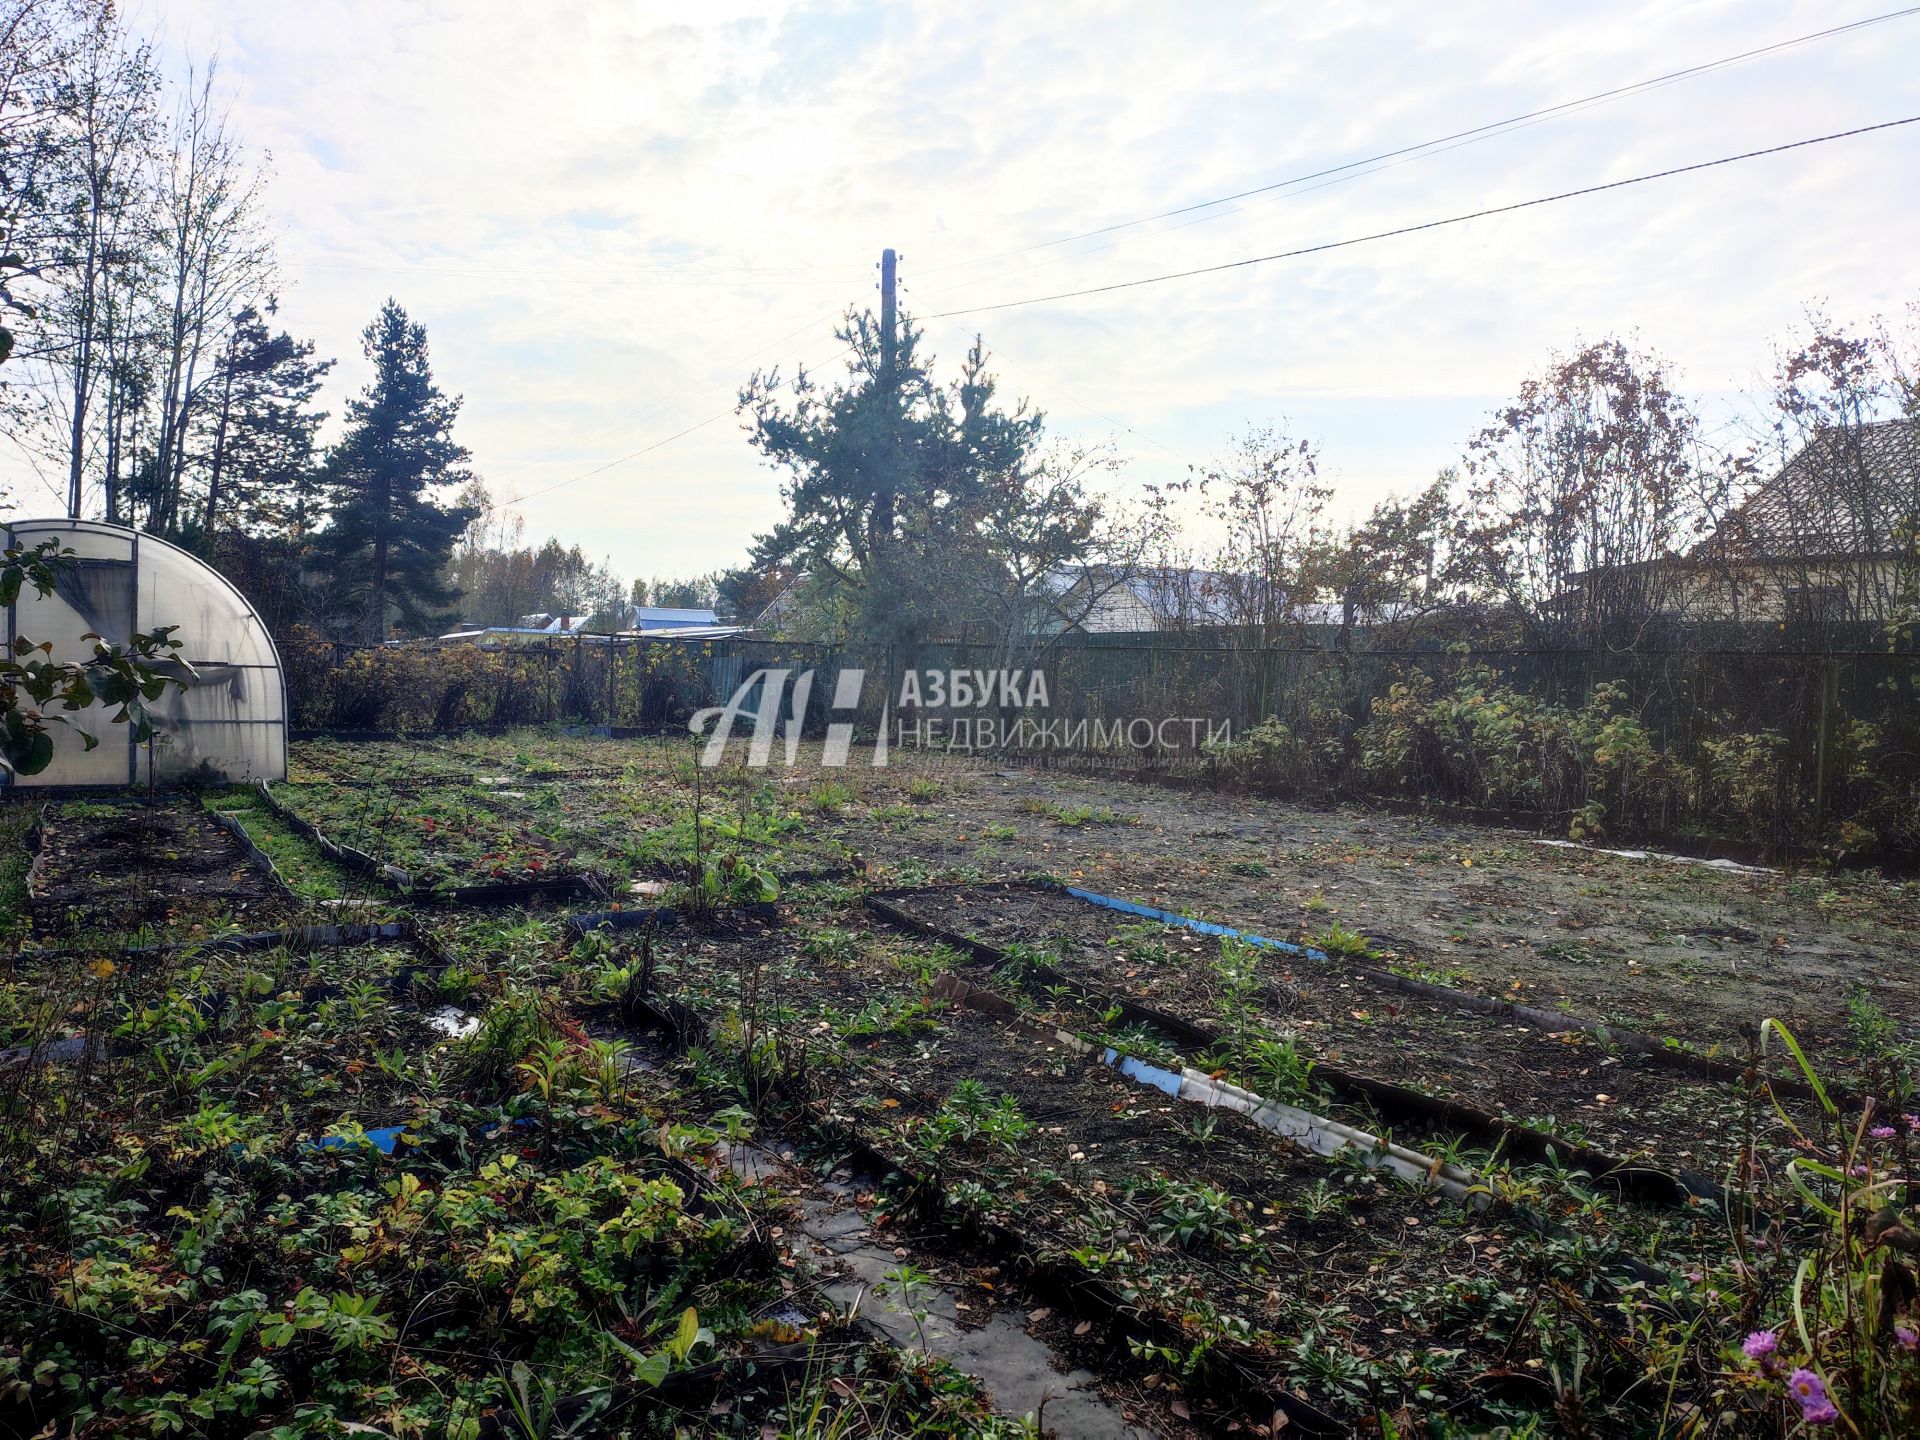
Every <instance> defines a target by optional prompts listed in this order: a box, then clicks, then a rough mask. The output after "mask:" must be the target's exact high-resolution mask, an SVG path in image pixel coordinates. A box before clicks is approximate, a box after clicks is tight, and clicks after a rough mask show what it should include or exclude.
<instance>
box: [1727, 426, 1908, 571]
mask: <svg viewBox="0 0 1920 1440" xmlns="http://www.w3.org/2000/svg"><path fill="white" fill-rule="evenodd" d="M1915 515H1920V420H1886V421H1878V422H1875V423H1873V424H1869V425H1849V426H1845V427H1838V426H1836V427H1833V428H1831V429H1825V430H1821V431H1819V432H1817V433H1816V434H1815V435H1814V437H1813V439H1812V440H1810V441H1809V442H1808V443H1807V445H1806V448H1805V449H1803V450H1801V452H1800V453H1799V454H1798V455H1795V456H1794V457H1793V458H1792V459H1791V460H1789V461H1788V462H1787V463H1786V464H1785V465H1783V466H1782V467H1781V468H1780V472H1779V473H1778V474H1777V475H1775V476H1774V477H1773V478H1772V479H1771V480H1769V481H1767V482H1766V483H1765V484H1764V485H1762V486H1761V487H1760V488H1759V489H1758V490H1756V491H1754V492H1753V494H1752V495H1750V496H1748V497H1747V499H1746V500H1745V502H1743V503H1742V504H1741V506H1740V507H1739V508H1738V509H1737V510H1735V511H1734V512H1733V513H1732V514H1731V515H1729V516H1728V517H1727V518H1726V519H1725V520H1724V521H1722V522H1721V524H1720V526H1719V528H1718V529H1716V530H1715V531H1714V533H1713V534H1712V535H1710V536H1708V537H1707V539H1705V540H1703V541H1702V542H1701V543H1700V544H1699V545H1696V546H1695V547H1694V549H1693V551H1692V555H1693V557H1694V558H1699V559H1725V558H1730V557H1731V558H1752V559H1758V560H1789V559H1801V560H1804V559H1814V558H1824V557H1833V556H1867V555H1874V554H1880V555H1885V554H1890V553H1892V552H1893V551H1894V550H1895V549H1896V548H1897V546H1896V542H1895V540H1894V532H1895V531H1896V530H1898V529H1899V528H1900V527H1901V526H1902V525H1903V524H1905V523H1910V522H1911V517H1913V516H1915Z"/></svg>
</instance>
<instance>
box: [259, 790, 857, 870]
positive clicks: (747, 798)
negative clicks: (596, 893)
mask: <svg viewBox="0 0 1920 1440" xmlns="http://www.w3.org/2000/svg"><path fill="white" fill-rule="evenodd" d="M485 779H486V777H482V781H471V780H462V781H458V782H454V781H447V782H445V783H439V782H434V783H419V784H409V785H391V786H390V785H386V784H374V785H367V786H327V785H276V786H274V787H272V788H271V791H270V794H271V796H272V799H273V802H274V803H275V804H276V805H278V806H281V807H284V808H285V810H286V811H287V812H288V813H289V814H291V815H293V816H295V817H297V818H298V819H299V820H301V821H303V822H305V823H306V824H308V825H312V826H314V827H315V828H317V829H318V830H319V831H320V832H321V833H323V834H325V835H326V836H327V837H328V838H329V839H332V840H334V841H336V842H337V843H339V844H342V845H347V846H351V847H353V848H354V849H356V850H359V851H362V852H365V853H366V854H367V855H369V856H371V857H373V858H374V859H376V860H378V861H379V862H381V863H383V864H385V865H389V866H392V867H394V868H395V869H396V870H398V871H400V872H402V873H403V874H404V875H406V876H407V877H408V878H409V879H410V880H411V881H412V882H413V885H414V888H421V889H435V890H442V891H444V890H450V889H457V888H461V887H467V886H476V885H488V884H491V885H537V884H548V885H553V884H557V883H559V882H564V881H566V880H569V879H576V880H591V881H592V882H593V883H594V884H596V885H598V886H599V887H601V888H603V889H604V890H605V892H606V893H607V894H608V895H610V896H612V897H614V898H619V897H620V896H622V895H624V894H626V893H627V892H628V890H629V889H630V888H631V887H632V885H633V884H635V883H636V882H653V881H678V880H684V879H685V878H686V876H687V874H688V872H689V868H690V866H691V863H692V861H693V859H694V857H695V855H696V853H698V855H699V856H700V857H701V859H702V861H703V862H706V863H708V864H710V865H714V866H720V865H725V866H726V867H727V868H728V869H729V870H739V871H741V872H742V875H743V877H745V878H743V879H742V881H741V885H742V886H745V885H746V884H747V881H748V880H749V879H750V880H751V881H753V882H756V883H757V884H758V888H759V889H761V890H762V891H764V892H765V894H766V895H767V896H768V897H770V896H771V895H772V894H773V893H774V892H775V891H776V890H777V889H778V886H779V883H780V881H781V880H782V879H783V878H789V879H790V878H805V877H808V876H812V875H818V874H822V873H844V872H845V871H846V870H847V868H848V863H849V856H848V853H847V851H846V849H845V847H844V846H842V845H840V844H839V843H838V842H837V841H836V840H835V839H834V838H833V835H832V830H831V823H830V819H827V820H823V819H822V818H821V816H820V815H819V814H818V813H817V812H816V813H813V814H806V813H801V812H797V811H794V810H792V809H789V808H786V807H785V806H784V805H783V804H782V803H781V797H780V795H779V794H778V792H777V790H776V789H775V788H774V787H772V786H770V785H767V784H765V783H764V782H762V781H760V780H758V779H757V778H754V779H749V780H739V779H738V778H737V777H734V783H732V784H727V783H724V782H723V781H722V780H716V779H714V778H712V777H703V779H705V780H707V782H708V783H709V784H711V785H714V786H715V788H714V789H713V790H712V791H711V792H710V793H708V794H706V795H705V796H704V798H703V800H702V801H701V803H700V804H699V807H698V812H697V814H696V808H695V797H694V796H693V795H692V793H691V788H690V787H689V789H688V791H687V792H685V793H680V792H676V791H674V790H673V789H672V787H671V777H656V778H653V779H649V780H643V781H626V780H607V781H604V782H594V781H585V780H567V781H564V782H558V783H552V784H533V783H528V784H526V785H524V786H521V785H519V784H518V783H517V782H508V783H502V784H492V783H483V782H484V781H485Z"/></svg>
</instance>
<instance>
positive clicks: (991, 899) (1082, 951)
mask: <svg viewBox="0 0 1920 1440" xmlns="http://www.w3.org/2000/svg"><path fill="white" fill-rule="evenodd" d="M892 903H893V904H895V905H896V906H898V907H899V908H900V909H901V910H903V911H905V912H906V913H908V914H909V915H911V916H912V917H913V918H915V919H917V920H921V921H924V922H926V923H929V924H932V925H935V926H937V927H939V928H940V929H942V930H945V931H948V932H949V933H954V934H959V935H964V936H967V937H969V938H972V939H977V940H983V941H985V942H987V943H988V944H990V945H993V946H996V947H999V948H1005V947H1007V946H1009V945H1022V946H1028V947H1032V948H1033V949H1035V950H1038V951H1040V952H1042V953H1043V954H1044V957H1045V958H1046V959H1047V960H1048V961H1049V962H1050V963H1052V964H1053V965H1055V966H1056V968H1058V969H1060V970H1061V971H1062V972H1063V973H1065V974H1067V975H1068V976H1070V977H1071V978H1073V979H1074V980H1076V981H1078V982H1080V983H1082V984H1085V985H1086V986H1088V988H1089V989H1092V990H1095V991H1097V992H1101V993H1104V994H1107V995H1118V996H1124V997H1125V998H1127V999H1130V1000H1134V1001H1138V1002H1141V1003H1144V1004H1146V1005H1149V1006H1152V1007H1154V1008H1156V1009H1159V1010H1162V1011H1164V1012H1166V1013H1168V1014H1171V1015H1173V1016H1175V1017H1177V1018H1179V1019H1183V1020H1187V1021H1190V1022H1192V1023H1194V1024H1196V1025H1199V1026H1202V1027H1204V1028H1206V1029H1208V1030H1210V1031H1213V1032H1215V1033H1224V1032H1226V1031H1229V1030H1230V1029H1231V1028H1232V1024H1233V1022H1232V1020H1231V1019H1230V1018H1229V1015H1230V1007H1229V1006H1228V1004H1227V1003H1226V1001H1227V997H1226V995H1225V994H1224V987H1223V984H1222V977H1221V973H1220V971H1219V969H1218V967H1217V964H1216V957H1217V955H1218V953H1219V945H1220V942H1219V941H1218V940H1217V939H1216V938H1214V937H1212V936H1206V935H1200V934H1196V933H1194V932H1193V931H1190V930H1185V929H1182V928H1179V927H1174V926H1167V925H1161V924H1156V923H1154V922H1151V921H1142V920H1139V919H1136V918H1132V917H1128V916H1125V915H1121V914H1117V913H1115V912H1114V911H1111V910H1106V909H1102V908H1100V907H1097V906H1094V905H1091V904H1089V903H1087V902H1086V901H1083V900H1077V899H1075V898H1073V897H1071V896H1068V895H1063V894H1060V893H1059V892H1056V891H1049V890H1043V889H1038V888H1031V887H1024V886H1016V887H964V886H963V887H956V888H938V889H929V890H923V891H919V892H915V893H913V894H909V895H905V896H895V897H893V899H892ZM1252 955H1253V958H1254V959H1255V961H1256V963H1257V966H1258V969H1257V975H1256V983H1255V987H1254V991H1253V994H1252V996H1251V1007H1252V1013H1251V1014H1250V1016H1249V1019H1250V1021H1251V1022H1252V1023H1253V1024H1255V1025H1256V1026H1257V1028H1258V1029H1259V1031H1260V1032H1261V1033H1266V1034H1271V1035H1276V1036H1279V1035H1291V1036H1292V1037H1294V1039H1295V1041H1296V1043H1297V1044H1298V1045H1299V1046H1300V1047H1301V1049H1302V1050H1303V1051H1304V1053H1305V1054H1307V1055H1308V1056H1309V1057H1311V1058H1313V1059H1314V1060H1315V1061H1316V1062H1319V1063H1322V1064H1325V1065H1330V1066H1336V1067H1338V1068H1339V1069H1340V1070H1344V1071H1347V1072H1350V1073H1355V1074H1359V1075H1364V1076H1367V1077H1370V1078H1373V1079H1376V1080H1385V1081H1389V1082H1392V1083H1394V1084H1398V1085H1402V1086H1405V1087H1407V1088H1409V1089H1413V1090H1417V1091H1420V1092H1422V1093H1424V1094H1429V1095H1437V1096H1441V1097H1444V1098H1446V1099H1449V1100H1454V1101H1457V1102H1459V1103H1461V1104H1464V1105H1468V1106H1471V1107H1473V1108H1474V1109H1476V1110H1480V1111H1484V1112H1486V1113H1489V1114H1492V1115H1494V1116H1496V1117H1498V1118H1501V1119H1504V1120H1507V1121H1510V1122H1512V1123H1515V1124H1519V1125H1524V1126H1526V1127H1528V1128H1530V1129H1533V1130H1538V1131H1543V1132H1545V1133H1548V1134H1553V1135H1559V1136H1562V1137H1564V1138H1567V1139H1570V1140H1574V1141H1577V1142H1579V1143H1582V1144H1585V1145H1590V1146H1593V1147H1595V1148H1597V1149H1599V1150H1603V1151H1606V1152H1607V1153H1609V1154H1611V1155H1614V1156H1616V1157H1618V1158H1621V1159H1635V1158H1640V1157H1649V1158H1652V1159H1654V1160H1656V1161H1659V1162H1661V1163H1664V1164H1666V1165H1669V1166H1671V1167H1674V1168H1677V1169H1681V1170H1688V1171H1693V1172H1697V1173H1704V1174H1706V1175H1708V1176H1719V1175H1723V1174H1725V1173H1726V1172H1727V1170H1728V1169H1729V1167H1730V1166H1731V1165H1732V1163H1733V1161H1734V1160H1735V1158H1736V1157H1737V1156H1738V1154H1739V1152H1740V1148H1741V1146H1742V1144H1743V1141H1744V1135H1745V1112H1746V1106H1745V1104H1744V1103H1743V1100H1742V1097H1741V1095H1740V1093H1739V1092H1738V1090H1737V1088H1735V1087H1732V1086H1725V1085H1715V1084H1710V1083H1705V1082H1701V1081H1696V1080H1693V1079H1690V1078H1689V1077H1686V1076H1684V1075H1680V1074H1677V1073H1676V1072H1675V1071H1674V1070H1673V1069H1672V1068H1670V1067H1667V1066H1662V1065H1659V1064H1658V1063H1656V1062H1655V1061H1653V1060H1650V1059H1648V1058H1647V1057H1645V1056H1643V1055H1639V1054H1636V1053H1634V1052H1632V1051H1620V1052H1618V1053H1615V1052H1613V1051H1611V1050H1610V1049H1609V1047H1607V1046H1606V1045H1604V1044H1602V1043H1601V1042H1600V1041H1599V1040H1597V1039H1595V1038H1593V1037H1592V1036H1589V1035H1585V1034H1579V1033H1572V1034H1560V1035H1550V1034H1546V1033H1544V1032H1542V1031H1540V1030H1537V1029H1535V1028H1533V1027H1531V1026H1526V1025H1519V1024H1513V1023H1510V1022H1506V1021H1503V1020H1501V1019H1499V1018H1497V1017H1493V1016H1489V1015H1485V1014H1482V1013H1480V1012H1479V1011H1477V1010H1473V1009H1468V1008H1465V1007H1463V1006H1462V1005H1459V1004H1455V1003H1448V1002H1446V1001H1444V1000H1435V999H1427V998H1424V997H1419V996H1413V995H1408V994H1406V993H1404V992H1401V991H1398V990H1394V989H1391V988H1388V987H1386V986H1384V985H1381V984H1380V983H1378V982H1377V981H1375V980H1373V979H1371V978H1369V977H1368V976H1366V975H1365V974H1363V973H1360V972H1358V971H1356V970H1355V969H1354V968H1353V967H1352V966H1350V965H1346V964H1343V963H1342V962H1340V961H1339V960H1337V959H1334V960H1331V961H1329V962H1326V963H1321V962H1317V961H1314V960H1311V959H1309V958H1307V957H1304V956H1298V957H1296V956H1290V955H1287V954H1285V953H1283V952H1279V951H1275V950H1270V949H1263V948H1258V947H1256V948H1255V949H1254V950H1253V951H1252ZM1387 1118H1388V1119H1389V1120H1391V1119H1392V1118H1393V1117H1392V1116H1390V1115H1389V1116H1388V1117H1387ZM1754 1121H1755V1125H1756V1129H1757V1131H1758V1138H1759V1139H1760V1141H1761V1142H1762V1144H1763V1145H1765V1144H1769V1142H1770V1148H1772V1149H1774V1150H1776V1151H1778V1152H1779V1153H1781V1154H1782V1155H1785V1154H1787V1153H1788V1152H1790V1151H1791V1149H1792V1144H1791V1138H1790V1136H1789V1135H1788V1134H1786V1133H1785V1132H1784V1127H1781V1126H1780V1125H1779V1123H1778V1119H1777V1117H1776V1116H1775V1114H1774V1112H1773V1110H1772V1108H1771V1107H1770V1106H1768V1105H1766V1104H1765V1103H1764V1102H1762V1103H1761V1104H1760V1105H1759V1106H1757V1107H1756V1111H1755V1116H1754Z"/></svg>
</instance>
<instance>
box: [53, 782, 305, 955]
mask: <svg viewBox="0 0 1920 1440" xmlns="http://www.w3.org/2000/svg"><path fill="white" fill-rule="evenodd" d="M32 909H33V923H34V931H35V933H36V934H37V935H39V936H41V937H43V938H48V939H59V938H69V937H74V936H83V935H84V936H104V937H113V938H116V939H120V940H126V939H129V938H130V937H132V936H134V935H135V934H136V933H137V932H140V931H143V930H152V931H156V932H158V931H165V932H166V933H167V935H168V936H169V938H178V939H188V938H192V937H194V936H198V935H211V934H218V933H221V932H231V931H242V932H249V931H261V930H272V929H275V928H277V927H279V926H281V925H284V924H286V923H288V921H289V918H290V916H291V913H292V909H293V907H292V906H291V905H290V904H289V903H288V902H287V901H286V900H285V899H284V898H283V897H282V896H281V894H280V893H279V891H278V890H276V889H275V888H274V885H273V882H272V881H271V880H270V879H269V878H268V877H267V875H266V874H265V873H264V872H263V871H261V870H260V869H259V868H258V867H256V866H255V865H254V864H253V863H252V861H251V860H249V859H248V857H247V853H246V851H244V850H243V849H241V848H240V845H239V843H238V842H237V841H236V840H235V839H234V838H233V836H231V835H229V834H228V833H227V832H226V831H225V830H223V829H221V828H220V827H219V826H218V825H216V824H214V823H213V821H212V820H210V819H209V818H208V817H207V815H206V814H205V812H204V811H203V810H202V809H201V808H200V805H199V802H198V801H197V800H195V799H193V798H192V797H190V796H170V797H168V798H165V799H162V800H157V801H154V802H153V803H151V804H141V803H137V802H135V803H129V804H124V805H114V806H111V807H108V806H102V805H99V804H94V803H88V804H86V805H84V806H82V805H77V804H76V805H69V806H65V807H59V806H56V807H55V808H54V810H53V811H52V812H51V814H50V816H49V819H48V821H47V826H46V832H45V836H44V839H43V841H42V845H41V857H40V860H39V862H38V864H37V865H36V867H35V872H34V881H33V897H32Z"/></svg>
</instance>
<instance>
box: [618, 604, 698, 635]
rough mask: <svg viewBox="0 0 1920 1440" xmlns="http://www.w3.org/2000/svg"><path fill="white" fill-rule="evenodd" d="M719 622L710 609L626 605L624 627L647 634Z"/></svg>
mask: <svg viewBox="0 0 1920 1440" xmlns="http://www.w3.org/2000/svg"><path fill="white" fill-rule="evenodd" d="M719 623H720V617H719V616H718V615H717V614H715V613H714V612H713V611H712V610H706V609H694V608H688V607H681V606H671V605H629V606H628V607H627V624H626V628H627V629H629V630H644V631H646V632H647V633H648V634H653V633H654V632H655V631H661V630H687V629H693V628H699V627H708V626H714V625H718V624H719Z"/></svg>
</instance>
